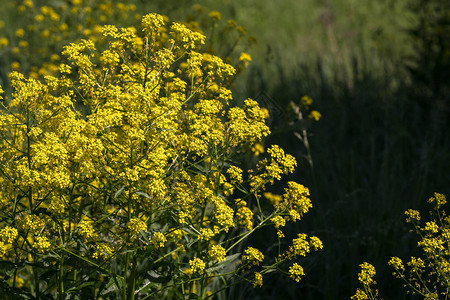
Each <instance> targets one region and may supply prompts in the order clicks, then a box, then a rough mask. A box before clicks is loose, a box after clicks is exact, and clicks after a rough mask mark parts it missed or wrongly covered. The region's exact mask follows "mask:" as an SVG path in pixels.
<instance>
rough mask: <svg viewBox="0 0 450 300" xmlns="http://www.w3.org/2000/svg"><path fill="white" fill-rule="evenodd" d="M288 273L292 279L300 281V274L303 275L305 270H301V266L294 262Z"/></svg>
mask: <svg viewBox="0 0 450 300" xmlns="http://www.w3.org/2000/svg"><path fill="white" fill-rule="evenodd" d="M289 274H290V277H291V278H292V279H293V280H295V281H297V282H300V280H301V279H302V276H304V275H305V272H304V271H303V268H302V266H300V265H298V264H297V263H294V264H293V265H292V266H291V267H289Z"/></svg>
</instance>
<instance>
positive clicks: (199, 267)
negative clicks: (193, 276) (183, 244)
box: [189, 257, 205, 275]
mask: <svg viewBox="0 0 450 300" xmlns="http://www.w3.org/2000/svg"><path fill="white" fill-rule="evenodd" d="M189 266H190V268H191V271H192V272H193V273H198V274H200V275H201V274H203V272H204V271H205V262H204V261H203V260H201V259H200V258H198V257H194V258H193V259H191V260H189Z"/></svg>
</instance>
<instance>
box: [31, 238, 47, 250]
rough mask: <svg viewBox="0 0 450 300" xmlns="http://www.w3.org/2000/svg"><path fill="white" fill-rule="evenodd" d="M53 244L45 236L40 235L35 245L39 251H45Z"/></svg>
mask: <svg viewBox="0 0 450 300" xmlns="http://www.w3.org/2000/svg"><path fill="white" fill-rule="evenodd" d="M50 246H51V244H50V242H49V241H48V239H47V237H45V236H38V237H36V240H35V241H34V244H33V247H34V248H36V249H37V250H38V251H39V252H45V251H46V250H48V249H49V248H50Z"/></svg>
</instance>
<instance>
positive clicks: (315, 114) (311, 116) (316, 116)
mask: <svg viewBox="0 0 450 300" xmlns="http://www.w3.org/2000/svg"><path fill="white" fill-rule="evenodd" d="M321 117H322V115H321V114H320V112H318V111H317V110H313V111H311V112H310V113H309V116H308V118H309V119H312V120H314V121H319V119H320V118H321Z"/></svg>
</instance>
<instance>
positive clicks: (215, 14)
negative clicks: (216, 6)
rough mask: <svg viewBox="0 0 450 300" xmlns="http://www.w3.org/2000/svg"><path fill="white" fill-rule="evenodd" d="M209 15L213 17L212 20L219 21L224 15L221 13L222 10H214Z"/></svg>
mask: <svg viewBox="0 0 450 300" xmlns="http://www.w3.org/2000/svg"><path fill="white" fill-rule="evenodd" d="M208 15H209V17H210V18H211V20H212V21H213V22H217V21H219V20H220V18H221V17H222V15H221V14H220V12H218V11H212V12H210V13H209V14H208Z"/></svg>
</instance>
